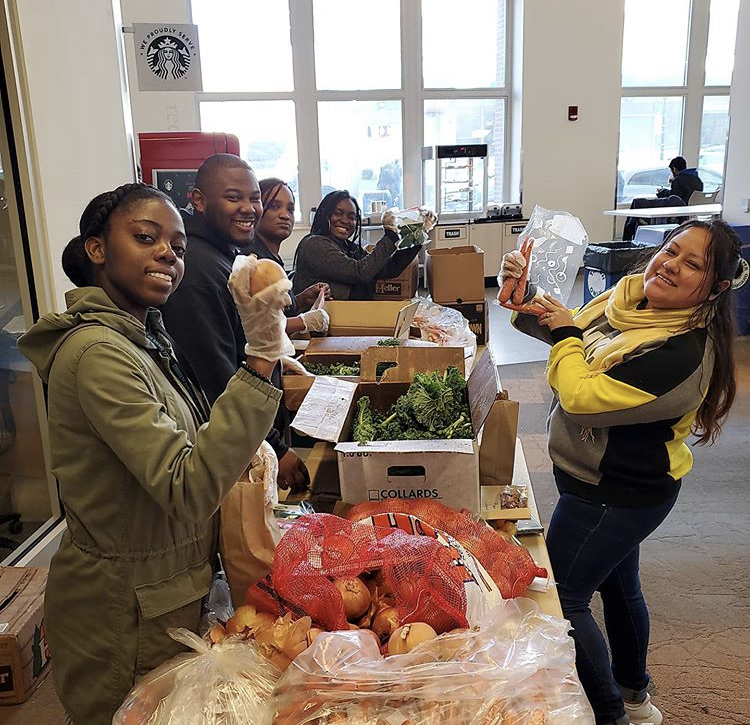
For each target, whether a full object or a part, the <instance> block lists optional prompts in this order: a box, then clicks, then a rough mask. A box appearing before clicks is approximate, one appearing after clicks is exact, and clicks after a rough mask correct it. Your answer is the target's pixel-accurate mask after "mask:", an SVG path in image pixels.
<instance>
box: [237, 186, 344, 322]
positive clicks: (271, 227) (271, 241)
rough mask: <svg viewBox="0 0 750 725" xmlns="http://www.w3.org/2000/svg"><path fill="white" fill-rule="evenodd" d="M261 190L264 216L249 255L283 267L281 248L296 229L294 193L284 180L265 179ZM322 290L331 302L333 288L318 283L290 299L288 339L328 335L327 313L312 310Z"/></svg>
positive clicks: (257, 226)
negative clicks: (307, 334) (299, 334)
mask: <svg viewBox="0 0 750 725" xmlns="http://www.w3.org/2000/svg"><path fill="white" fill-rule="evenodd" d="M259 186H260V201H261V204H262V205H263V214H262V216H261V218H260V219H259V220H258V222H257V223H256V225H255V235H254V236H253V241H252V242H250V244H249V245H248V248H247V249H248V251H247V254H254V255H255V256H256V257H258V259H272V260H273V261H274V262H276V263H277V264H279V265H281V266H282V267H283V266H284V260H283V259H282V258H281V256H280V251H281V244H282V243H283V242H284V240H285V239H288V238H289V236H290V235H291V233H292V229H294V209H295V204H294V192H293V191H292V190H291V189H290V188H289V185H288V184H286V183H284V182H283V181H282V180H281V179H275V178H269V179H262V180H261V181H260V182H259ZM321 290H323V294H324V296H325V298H326V299H330V298H331V288H330V287H329V286H328V285H327V284H326V283H325V282H315V283H314V284H311V285H310V286H309V287H307V289H304V290H302V291H301V292H300V293H299V294H298V295H292V296H291V298H292V304H291V306H290V307H287V309H286V310H285V313H286V316H287V318H288V319H287V325H286V332H287V334H288V335H291V334H293V333H295V332H318V333H322V334H325V333H326V332H328V313H327V312H326V311H325V310H311V309H310V308H311V307H312V306H313V305H314V304H315V301H316V300H317V299H318V295H319V294H320V291H321Z"/></svg>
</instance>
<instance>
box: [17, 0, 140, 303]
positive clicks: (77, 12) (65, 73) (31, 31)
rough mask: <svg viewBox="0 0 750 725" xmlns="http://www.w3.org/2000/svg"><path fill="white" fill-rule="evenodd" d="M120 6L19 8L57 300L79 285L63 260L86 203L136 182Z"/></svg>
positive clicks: (74, 2)
mask: <svg viewBox="0 0 750 725" xmlns="http://www.w3.org/2000/svg"><path fill="white" fill-rule="evenodd" d="M119 12H120V10H119V2H118V1H117V0H114V5H113V4H112V2H108V1H106V0H66V2H48V1H47V0H16V14H17V22H18V24H19V30H20V37H21V38H22V41H21V42H22V47H21V49H20V50H21V54H22V62H23V64H24V66H25V71H26V77H27V82H28V88H27V96H26V97H27V99H29V106H30V114H31V120H32V123H33V135H34V138H33V144H32V149H33V154H34V158H35V165H36V174H37V176H38V179H37V182H38V185H39V188H40V189H41V190H42V195H43V207H44V212H43V216H44V224H45V226H46V234H47V264H48V265H49V269H50V270H51V272H52V274H51V277H52V280H53V287H54V289H53V299H54V301H55V304H56V306H57V307H58V308H59V309H64V297H63V295H64V292H65V291H66V290H67V289H70V288H71V287H72V286H73V285H72V284H71V283H70V281H69V280H68V279H67V277H66V276H65V275H64V274H63V272H62V268H61V266H60V255H61V253H62V250H63V247H64V246H65V244H66V243H67V242H68V240H69V239H70V238H71V237H73V236H75V234H76V233H77V229H78V219H79V217H80V214H81V211H83V208H84V206H85V205H86V203H87V202H88V201H89V200H90V199H91V198H92V197H93V196H95V195H96V194H98V193H99V192H101V191H104V190H107V189H112V188H114V187H116V186H118V185H119V184H122V183H125V182H128V181H133V180H134V179H135V169H134V163H133V154H132V127H131V122H130V112H129V108H128V105H129V102H128V99H127V88H126V83H125V79H124V76H123V74H122V73H121V69H122V55H121V51H122V38H121V30H120V18H119Z"/></svg>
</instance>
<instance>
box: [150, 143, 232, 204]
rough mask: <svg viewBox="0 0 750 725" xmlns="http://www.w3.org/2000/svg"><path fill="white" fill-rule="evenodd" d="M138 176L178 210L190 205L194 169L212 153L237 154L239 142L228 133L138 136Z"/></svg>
mask: <svg viewBox="0 0 750 725" xmlns="http://www.w3.org/2000/svg"><path fill="white" fill-rule="evenodd" d="M138 142H139V145H140V149H141V177H142V178H143V181H144V182H145V183H146V184H153V185H154V186H155V187H157V188H158V189H161V190H162V191H163V192H164V193H165V194H168V195H169V196H170V197H171V198H172V200H173V201H174V202H175V204H177V206H178V207H185V206H187V205H188V204H189V203H190V192H191V190H192V188H193V184H194V182H195V172H196V171H197V170H198V167H199V166H200V165H201V164H202V163H203V162H204V161H205V160H206V159H207V158H208V157H209V156H213V155H214V154H234V155H235V156H239V155H240V141H239V139H238V138H237V137H236V136H234V135H232V134H230V133H202V132H200V131H182V132H179V133H140V134H138Z"/></svg>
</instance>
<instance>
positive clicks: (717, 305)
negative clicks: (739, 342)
mask: <svg viewBox="0 0 750 725" xmlns="http://www.w3.org/2000/svg"><path fill="white" fill-rule="evenodd" d="M691 227H697V228H698V229H703V230H705V232H706V233H707V234H708V239H709V241H708V248H707V249H706V258H707V259H708V260H709V264H708V265H706V268H705V270H704V272H703V280H705V279H706V278H707V277H709V275H710V280H709V281H710V289H711V293H710V294H709V297H707V298H706V299H705V300H704V301H703V302H701V303H700V304H699V305H697V306H696V308H695V311H694V312H693V314H692V315H691V316H690V319H689V320H688V322H687V324H686V325H685V328H686V329H693V328H695V327H699V326H700V325H701V324H703V322H704V321H705V322H706V331H707V332H708V336H709V338H710V339H711V342H712V344H713V353H714V365H713V370H712V371H711V380H710V381H709V383H708V390H707V391H706V396H705V397H704V398H703V402H702V403H701V405H700V407H699V408H698V412H697V413H696V416H695V422H694V423H693V433H694V434H695V435H697V436H698V440H697V443H698V445H704V444H706V443H709V444H712V443H713V442H714V441H715V440H716V438H717V437H718V436H719V434H720V433H721V428H722V426H723V424H724V420H725V419H726V417H727V415H728V414H729V409H730V408H731V407H732V403H733V402H734V396H735V394H736V392H737V380H736V377H735V363H734V336H735V334H736V328H735V323H734V294H733V292H732V287H731V285H730V286H729V288H728V289H726V290H724V291H723V292H720V293H718V295H717V296H716V297H714V299H710V296H711V294H717V292H718V287H717V285H718V283H719V282H722V281H724V280H729V281H730V282H731V281H732V280H734V278H735V276H736V274H737V272H738V264H739V260H740V245H741V243H740V239H739V237H738V236H737V234H736V233H735V232H734V230H733V229H732V227H730V226H729V225H728V224H727V223H726V222H723V221H720V220H715V221H709V222H704V221H698V220H691V221H687V222H683V223H682V224H680V225H679V226H678V227H676V228H675V229H673V230H672V231H671V232H670V233H669V234H668V235H667V236H666V237H665V239H664V242H663V243H662V245H661V246H660V247H659V248H658V249H657V250H656V251H655V252H654V254H656V253H657V252H658V251H659V250H660V249H662V248H663V247H664V246H665V245H666V244H667V243H668V242H669V241H670V240H672V239H674V237H676V236H677V235H678V234H681V233H682V232H684V231H685V230H687V229H690V228H691ZM651 256H653V255H649V257H651ZM647 265H648V260H645V261H644V262H642V263H641V264H639V265H638V268H637V269H635V270H633V271H635V272H643V271H644V270H645V268H646V266H647ZM703 280H701V281H703Z"/></svg>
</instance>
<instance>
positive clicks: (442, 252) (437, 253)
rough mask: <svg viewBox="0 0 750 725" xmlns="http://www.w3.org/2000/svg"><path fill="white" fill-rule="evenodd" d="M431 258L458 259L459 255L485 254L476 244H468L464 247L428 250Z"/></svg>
mask: <svg viewBox="0 0 750 725" xmlns="http://www.w3.org/2000/svg"><path fill="white" fill-rule="evenodd" d="M427 254H429V255H430V257H445V256H451V257H456V256H458V255H459V254H484V252H483V250H481V249H480V248H479V247H478V246H477V245H476V244H467V245H465V246H462V247H441V248H439V249H428V250H427Z"/></svg>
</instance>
